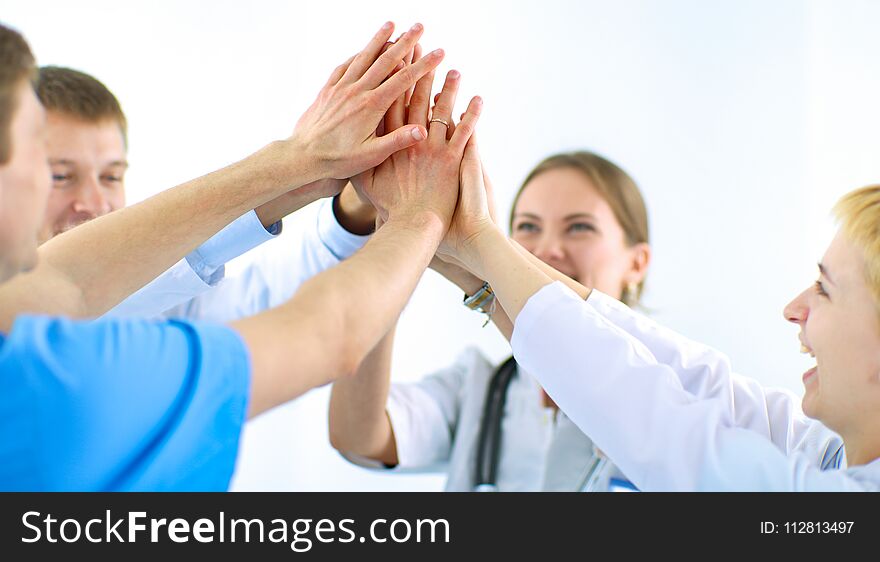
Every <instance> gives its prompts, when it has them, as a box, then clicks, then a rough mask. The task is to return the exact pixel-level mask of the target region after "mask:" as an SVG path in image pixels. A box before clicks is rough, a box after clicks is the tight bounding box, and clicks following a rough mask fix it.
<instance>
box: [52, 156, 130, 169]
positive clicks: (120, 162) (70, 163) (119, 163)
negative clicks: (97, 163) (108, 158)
mask: <svg viewBox="0 0 880 562" xmlns="http://www.w3.org/2000/svg"><path fill="white" fill-rule="evenodd" d="M49 164H62V165H65V166H76V162H75V161H73V160H70V159H68V158H50V159H49ZM106 165H107V166H113V167H120V166H121V167H123V168H128V162H127V161H125V160H113V161H112V162H108V163H107V164H106Z"/></svg>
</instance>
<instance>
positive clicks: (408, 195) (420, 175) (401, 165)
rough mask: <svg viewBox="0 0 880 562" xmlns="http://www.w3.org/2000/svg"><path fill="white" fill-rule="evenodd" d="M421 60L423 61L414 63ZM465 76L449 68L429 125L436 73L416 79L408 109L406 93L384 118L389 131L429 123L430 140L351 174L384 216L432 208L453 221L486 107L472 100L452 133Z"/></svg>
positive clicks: (386, 217)
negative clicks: (465, 158)
mask: <svg viewBox="0 0 880 562" xmlns="http://www.w3.org/2000/svg"><path fill="white" fill-rule="evenodd" d="M416 56H417V54H416ZM416 64H418V62H414V63H413V65H416ZM405 70H406V68H404V70H402V72H403V71H405ZM460 78H461V75H460V73H458V72H457V71H455V70H452V71H450V72H449V74H448V75H447V77H446V82H445V83H444V85H443V90H442V91H441V92H440V94H439V96H438V98H437V105H436V106H435V108H434V110H433V114H432V115H433V119H432V121H431V122H430V123H428V110H429V103H430V99H431V82H432V80H433V73H431V72H429V73H428V74H427V75H425V76H424V77H423V78H421V79H420V80H419V81H418V82H417V83H416V86H415V89H414V90H413V92H412V94H411V99H410V103H409V107H408V108H407V104H406V97H408V95H407V94H406V93H405V94H403V95H401V96H400V97H399V98H398V99H397V100H396V101H395V102H394V104H393V105H392V106H391V108H390V109H389V111H388V114H387V115H386V117H385V128H386V130H387V129H395V128H399V127H401V126H403V123H404V121H406V122H408V123H409V124H410V125H423V126H425V125H429V126H428V129H429V133H428V140H427V141H426V142H424V143H419V144H417V145H414V146H411V147H410V148H407V149H406V150H403V151H400V152H397V153H394V154H392V155H391V157H389V158H388V159H387V160H386V161H385V162H383V163H382V164H380V165H379V166H377V167H376V168H375V169H374V170H368V171H367V172H365V173H363V174H361V175H359V176H358V177H355V178H352V183H354V185H355V187H356V188H358V191H359V192H360V193H361V194H362V195H363V196H365V197H366V198H367V199H369V200H370V202H372V203H373V205H374V206H375V207H376V209H377V211H378V214H379V216H380V217H382V218H383V219H389V218H390V217H393V216H394V215H395V214H413V213H419V212H424V211H427V212H430V213H432V214H434V215H435V216H437V217H438V218H439V219H440V220H441V221H442V222H443V224H444V229H445V226H446V225H448V224H449V221H450V220H451V217H452V213H453V210H454V208H455V201H456V199H457V196H458V181H459V168H460V165H461V158H462V155H463V153H464V147H465V145H466V144H467V140H468V139H469V138H470V136H471V134H473V131H474V128H475V127H476V123H477V120H478V119H479V114H480V111H481V109H482V100H481V99H480V98H478V97H476V98H474V99H472V100H471V103H470V104H469V106H468V109H467V111H466V112H465V113H464V114H463V116H462V121H461V122H460V123H459V125H458V127H457V128H456V129H455V130H454V131H453V132H452V133H451V134H448V130H447V129H448V128H450V127H448V126H447V124H449V125H452V124H453V121H452V118H451V114H452V108H453V105H454V103H455V97H456V95H457V93H458V87H459V82H460Z"/></svg>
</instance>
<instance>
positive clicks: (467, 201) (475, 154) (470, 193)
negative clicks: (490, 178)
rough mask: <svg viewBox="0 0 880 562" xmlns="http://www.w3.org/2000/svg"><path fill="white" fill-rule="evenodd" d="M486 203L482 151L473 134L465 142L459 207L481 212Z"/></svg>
mask: <svg viewBox="0 0 880 562" xmlns="http://www.w3.org/2000/svg"><path fill="white" fill-rule="evenodd" d="M486 205H487V200H486V190H485V186H484V185H483V164H482V162H481V161H480V151H479V150H478V149H477V139H476V137H475V136H473V135H471V136H470V137H469V138H468V140H467V143H466V144H465V147H464V154H463V155H462V158H461V192H460V194H459V207H461V210H462V211H463V212H465V213H466V214H471V213H477V214H479V213H480V212H481V211H482V210H483V209H485V208H486Z"/></svg>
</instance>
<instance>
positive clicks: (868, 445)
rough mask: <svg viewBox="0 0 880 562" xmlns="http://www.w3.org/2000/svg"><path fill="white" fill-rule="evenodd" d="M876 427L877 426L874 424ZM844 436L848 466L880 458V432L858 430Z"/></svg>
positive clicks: (842, 435)
mask: <svg viewBox="0 0 880 562" xmlns="http://www.w3.org/2000/svg"><path fill="white" fill-rule="evenodd" d="M873 427H876V426H873ZM841 437H843V443H844V449H845V450H846V463H847V465H848V466H859V465H863V464H868V463H869V462H871V461H873V460H876V459H878V458H880V434H878V432H877V431H876V430H875V431H867V432H862V431H856V432H852V433H849V432H847V434H846V435H844V434H843V433H841Z"/></svg>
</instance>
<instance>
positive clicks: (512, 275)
mask: <svg viewBox="0 0 880 562" xmlns="http://www.w3.org/2000/svg"><path fill="white" fill-rule="evenodd" d="M835 214H836V216H837V218H838V220H839V222H840V230H839V232H838V233H837V236H836V237H835V238H834V240H833V242H832V243H831V245H830V246H829V248H828V250H827V252H826V253H825V256H824V257H823V259H822V262H821V264H820V266H819V270H820V271H819V279H818V281H817V282H816V284H815V285H814V286H812V287H810V288H808V289H807V290H805V291H804V292H803V293H802V294H800V295H799V296H798V297H797V298H796V299H795V300H793V301H792V302H791V303H790V304H789V305H788V306H787V307H786V309H785V316H786V318H787V319H788V320H789V321H791V322H794V323H796V324H798V325H799V326H800V327H801V334H800V342H801V346H802V350H803V351H805V352H807V353H810V354H811V355H814V356H815V357H816V362H817V366H816V367H814V368H813V369H810V370H809V371H807V372H806V373H805V374H804V376H803V379H804V385H805V395H804V398H803V401H802V404H801V405H799V404H798V400H797V398H796V397H795V396H793V395H791V394H789V393H786V392H781V391H774V390H768V389H765V388H763V387H762V386H761V385H760V384H758V383H757V382H756V381H754V380H752V379H748V378H745V377H742V376H739V375H736V374H734V373H733V372H732V371H731V368H730V364H729V361H728V360H727V358H726V357H725V356H723V355H722V354H720V353H718V352H716V351H714V350H712V349H710V348H708V347H706V346H703V345H700V344H698V343H695V342H692V341H689V340H687V339H685V338H683V337H681V336H679V335H677V334H675V333H673V332H671V331H669V330H666V329H665V328H663V327H661V326H658V325H657V324H656V323H654V322H651V321H650V320H648V319H646V318H644V317H642V316H640V315H638V314H636V313H634V312H633V311H631V310H630V309H628V308H627V307H625V306H623V305H621V304H619V303H617V302H615V301H614V300H613V299H610V298H609V297H607V296H605V295H603V294H601V293H599V292H598V291H596V290H592V291H591V290H589V289H586V288H584V287H582V286H579V285H578V284H577V283H575V282H573V281H571V280H570V279H567V278H566V277H565V276H563V275H561V274H560V273H558V272H556V271H554V270H553V269H552V268H550V267H548V266H547V265H545V264H543V263H542V262H540V260H536V259H534V258H533V257H532V256H531V255H530V254H529V253H528V252H526V251H524V250H523V249H522V247H520V246H518V245H517V244H516V243H514V242H511V241H509V240H508V239H507V237H506V236H504V234H503V232H501V231H500V229H499V228H498V227H497V226H496V225H495V224H494V223H493V221H492V219H491V217H490V214H489V211H488V204H487V198H486V191H485V185H484V183H483V175H482V173H481V167H480V161H479V156H478V154H477V151H476V146H475V145H474V144H473V142H472V143H471V144H470V145H469V147H468V151H467V153H466V154H465V160H464V162H463V165H462V195H461V198H460V199H459V202H458V206H457V208H456V215H455V219H454V221H453V224H452V226H451V227H450V230H449V232H448V234H447V238H446V240H445V242H444V244H443V245H442V246H441V251H443V252H444V254H445V259H447V260H451V261H454V262H456V263H459V264H462V265H464V266H465V267H466V268H467V269H469V270H470V271H471V272H473V273H474V274H475V275H477V276H479V277H480V278H482V279H485V280H487V281H488V282H489V283H491V286H492V288H493V289H494V291H495V294H496V295H497V296H498V298H499V300H500V303H501V305H502V306H503V313H506V315H508V316H509V318H510V319H511V320H512V321H513V323H514V331H513V338H512V342H511V343H512V346H513V350H514V354H515V356H516V358H517V361H518V362H519V363H520V364H521V365H522V366H523V367H524V368H525V369H528V370H529V372H531V373H534V374H535V376H536V377H537V378H538V380H539V381H540V382H541V384H542V385H543V387H544V388H545V389H546V390H547V392H548V394H549V395H550V396H551V397H552V398H553V400H554V401H555V402H556V403H557V404H558V405H559V407H560V408H561V409H562V410H563V411H565V412H566V413H567V414H568V415H569V416H570V417H571V419H572V420H573V421H574V422H575V423H576V424H577V425H578V427H580V428H581V430H583V431H584V433H586V434H588V435H590V437H592V439H593V441H594V442H595V443H596V445H597V446H599V447H600V448H601V449H602V450H603V451H604V452H605V453H606V454H608V456H609V458H610V459H611V460H612V461H613V462H614V463H615V464H617V465H618V466H619V467H620V469H621V470H622V471H623V472H624V473H625V474H626V475H627V476H628V477H629V478H630V479H631V480H632V481H633V483H634V484H635V485H636V486H637V487H639V489H642V490H780V491H782V490H791V491H797V490H802V491H825V490H828V491H857V490H862V491H878V490H880V314H878V309H880V274H878V272H880V230H878V225H880V186H871V187H867V188H863V189H860V190H856V191H853V192H851V193H849V194H848V195H846V196H844V197H843V198H842V199H841V201H840V202H839V203H838V205H837V206H836V207H835ZM585 299H586V300H585ZM547 350H553V351H552V352H551V353H548V351H547ZM801 406H802V408H801Z"/></svg>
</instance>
